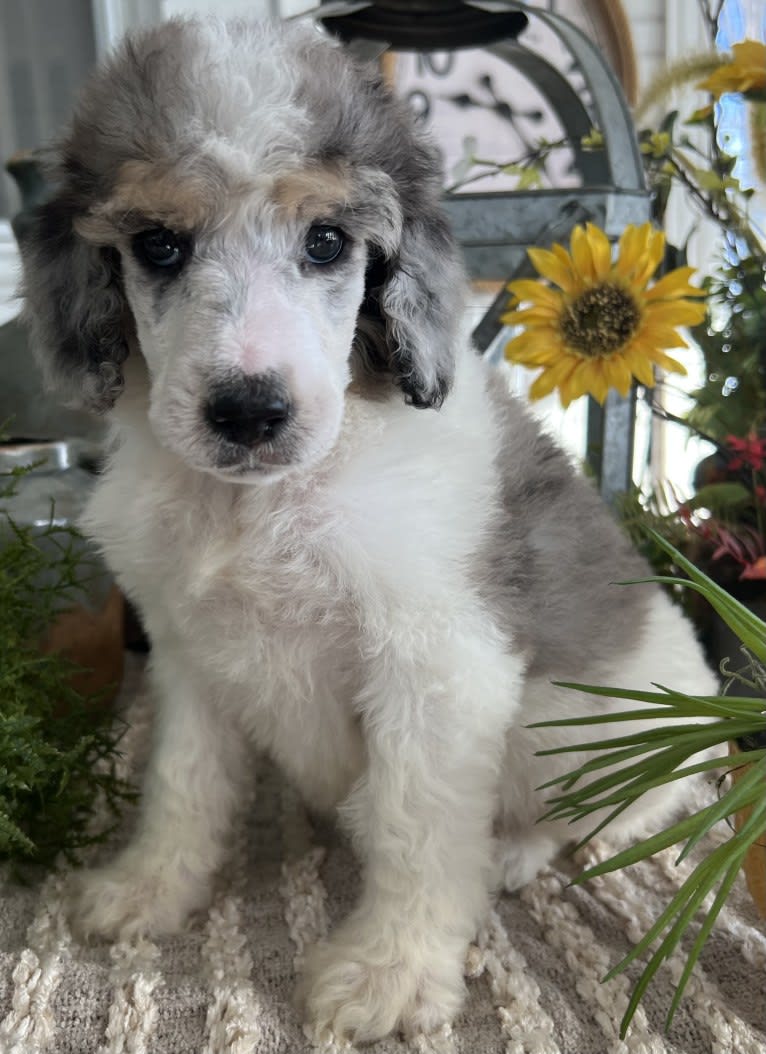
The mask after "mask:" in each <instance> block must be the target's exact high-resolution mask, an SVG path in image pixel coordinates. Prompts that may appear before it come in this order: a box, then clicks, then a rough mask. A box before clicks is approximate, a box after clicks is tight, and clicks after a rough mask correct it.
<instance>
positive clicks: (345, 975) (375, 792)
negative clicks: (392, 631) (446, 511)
mask: <svg viewBox="0 0 766 1054" xmlns="http://www.w3.org/2000/svg"><path fill="white" fill-rule="evenodd" d="M484 631H485V632H484V635H483V636H482V635H481V634H480V633H478V632H476V633H474V634H473V635H471V634H470V633H469V634H466V626H465V624H462V625H461V626H460V627H456V626H454V625H453V626H443V627H442V630H441V632H435V631H434V630H433V629H432V628H430V627H429V629H427V630H422V627H415V628H412V627H410V632H407V631H405V632H404V633H401V632H400V633H397V634H396V636H395V637H394V638H393V639H390V640H389V641H388V642H387V643H386V644H384V645H383V646H381V647H379V648H377V649H376V651H375V652H374V653H373V654H372V655H370V657H369V668H370V678H369V680H368V682H367V685H366V688H365V690H364V691H363V693H362V695H361V697H360V699H359V708H360V714H361V716H362V721H363V726H364V731H365V737H366V743H367V753H368V759H369V760H368V770H367V773H366V775H365V777H364V779H363V780H362V781H361V782H360V783H359V784H358V785H357V787H356V788H355V790H354V791H353V792H352V794H351V796H350V798H349V800H348V801H347V803H345V805H344V806H343V807H342V811H343V814H344V818H345V820H346V822H347V824H348V826H349V828H350V830H351V832H352V835H353V837H354V841H355V844H356V846H357V848H358V850H359V852H360V854H361V855H362V857H363V860H364V869H365V880H364V889H363V893H362V896H361V900H360V903H359V904H358V906H357V907H356V909H355V910H354V911H353V912H352V914H351V916H350V917H349V918H348V919H347V920H346V921H345V922H344V923H342V924H341V926H340V927H339V928H338V929H337V930H336V931H335V933H333V934H332V935H331V936H330V938H329V940H328V941H327V942H325V943H324V944H322V945H319V946H318V947H317V948H315V949H314V952H313V954H312V955H311V956H310V957H309V960H308V963H307V967H306V971H305V974H304V977H303V979H302V982H301V986H300V989H299V996H300V998H301V1001H302V1002H303V1004H304V1008H305V1013H306V1016H307V1019H308V1022H309V1025H310V1027H311V1029H312V1030H313V1033H314V1039H315V1041H316V1042H323V1041H324V1040H325V1039H326V1038H327V1037H328V1036H329V1035H333V1036H335V1037H336V1038H338V1039H341V1038H350V1039H352V1040H356V1041H366V1040H373V1039H377V1038H379V1037H381V1036H384V1035H386V1034H388V1033H389V1032H391V1031H393V1030H394V1029H396V1028H401V1029H403V1030H404V1031H405V1033H407V1034H415V1033H420V1032H426V1033H428V1032H432V1031H433V1030H435V1029H437V1028H438V1027H440V1026H442V1025H444V1024H446V1023H449V1022H450V1021H451V1019H452V1017H453V1016H454V1014H455V1012H456V1011H457V1010H458V1008H459V1007H460V1004H461V1001H462V998H463V990H464V983H463V962H464V956H465V950H466V946H467V944H468V942H469V941H470V940H471V938H472V937H473V935H474V933H475V931H476V928H477V926H478V925H479V923H480V922H481V921H482V917H483V915H484V913H485V910H486V905H487V896H488V888H489V883H490V877H489V875H490V870H491V845H490V828H491V822H492V817H493V811H494V809H495V805H496V800H497V797H496V796H497V772H498V765H499V759H500V756H501V753H502V750H503V743H504V734H505V729H506V727H507V724H508V721H509V719H510V717H511V715H512V712H513V699H514V698H517V680H518V678H517V672H516V668H515V664H514V662H513V661H512V660H511V659H509V658H508V657H507V656H506V655H504V654H503V651H502V648H501V646H500V645H499V644H498V643H497V642H495V641H493V639H492V634H491V630H490V631H489V632H488V631H487V627H486V625H485V626H484Z"/></svg>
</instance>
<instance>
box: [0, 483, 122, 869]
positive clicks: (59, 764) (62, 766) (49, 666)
mask: <svg viewBox="0 0 766 1054" xmlns="http://www.w3.org/2000/svg"><path fill="white" fill-rule="evenodd" d="M18 475H19V473H18V472H14V473H12V474H11V476H10V477H6V478H7V479H8V483H7V485H6V486H5V488H4V489H3V488H0V499H4V498H7V497H9V496H10V494H11V493H12V491H13V488H14V485H15V483H16V477H17V476H18ZM87 573H88V569H87V567H86V566H85V565H84V562H83V558H82V546H81V544H80V536H79V535H78V534H77V532H76V531H74V530H73V529H71V528H63V527H60V526H57V525H56V524H55V523H54V522H53V517H52V515H51V521H50V522H49V523H48V525H47V526H46V527H44V528H43V529H42V530H40V529H35V530H33V529H31V528H26V527H20V526H18V525H17V524H16V523H14V522H13V520H11V519H10V518H9V517H7V516H6V517H5V522H4V523H0V859H5V860H8V861H10V862H11V863H12V864H13V865H15V866H16V868H17V869H18V865H19V864H20V863H21V862H22V861H34V862H36V863H40V864H44V865H50V864H52V863H53V862H54V861H55V858H56V857H57V855H58V854H59V853H63V854H64V855H65V856H66V857H67V858H68V859H70V860H71V859H73V854H74V853H75V852H76V850H78V849H80V848H81V847H83V846H85V845H88V844H90V843H92V842H95V841H99V840H101V839H102V838H103V837H105V835H106V833H108V832H107V831H105V830H103V829H99V828H98V827H97V826H95V819H94V817H95V802H96V799H97V797H98V798H101V799H103V800H104V801H105V803H106V805H107V807H108V810H107V811H111V812H112V813H116V810H117V808H118V806H119V804H120V802H121V800H122V799H124V798H125V797H126V796H127V795H128V794H129V793H130V792H129V789H128V787H127V785H126V784H125V783H124V782H123V781H122V780H121V779H119V778H118V777H117V775H116V773H115V768H114V763H115V760H116V758H117V756H118V754H117V744H118V740H119V737H120V731H119V729H118V728H117V727H116V726H115V724H114V720H113V718H112V715H111V714H110V713H109V712H108V711H107V709H106V708H104V706H103V705H99V700H98V699H96V698H94V697H84V696H82V695H80V694H79V693H78V692H77V691H76V690H75V688H74V687H73V686H72V683H71V678H72V674H73V673H75V672H76V671H77V667H75V665H74V664H73V663H71V662H69V661H67V660H66V659H64V658H63V657H62V656H60V655H56V654H44V653H43V652H42V651H41V649H40V646H39V642H40V639H41V637H42V636H43V635H44V633H45V631H46V629H47V628H48V627H49V625H50V624H51V622H52V620H53V619H54V618H55V616H56V614H57V613H58V612H60V611H62V610H64V609H66V608H68V607H71V606H72V605H73V604H74V603H76V602H77V601H78V599H81V597H82V590H83V586H84V585H85V584H86V582H87Z"/></svg>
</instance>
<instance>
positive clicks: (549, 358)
mask: <svg viewBox="0 0 766 1054" xmlns="http://www.w3.org/2000/svg"><path fill="white" fill-rule="evenodd" d="M514 343H515V342H514V341H512V340H511V341H509V342H508V344H506V346H505V349H504V354H505V357H506V359H507V360H508V361H509V362H518V363H519V364H520V365H522V366H548V365H550V364H551V363H553V362H555V361H556V359H557V358H558V357H559V352H558V349H557V348H556V346H555V345H553V344H551V343H546V342H542V341H536V342H535V343H534V344H531V345H529V346H528V347H520V348H519V347H514V346H513V345H514Z"/></svg>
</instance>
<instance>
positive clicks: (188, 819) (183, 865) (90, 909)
mask: <svg viewBox="0 0 766 1054" xmlns="http://www.w3.org/2000/svg"><path fill="white" fill-rule="evenodd" d="M152 662H153V671H152V672H153V687H154V692H155V696H156V702H157V706H158V710H157V715H156V720H155V727H154V731H153V743H152V753H151V756H150V759H149V764H148V768H147V772H146V777H145V781H144V787H143V795H142V803H141V812H140V818H139V823H138V828H137V831H136V834H135V835H134V837H133V839H132V841H131V842H130V843H129V844H128V846H127V847H126V848H125V849H123V850H122V851H121V852H120V853H119V855H118V856H117V857H116V858H115V860H113V861H112V863H110V864H108V865H106V866H104V867H100V868H95V869H92V870H89V871H85V872H82V873H80V874H76V875H75V876H74V877H73V880H72V886H71V891H70V894H71V917H72V922H73V926H74V928H75V930H76V932H78V933H80V934H82V935H88V934H100V935H104V936H117V935H119V936H122V937H124V936H129V935H133V934H136V933H155V934H156V933H172V932H174V931H177V930H178V929H180V928H181V926H182V925H183V923H184V922H185V920H186V918H187V916H188V915H189V914H190V913H191V912H192V911H194V910H195V909H197V908H199V907H202V906H204V904H205V903H206V902H207V900H208V897H209V893H210V883H211V878H212V876H213V873H214V871H215V869H216V868H217V867H218V865H219V864H220V862H221V860H222V857H223V852H224V845H225V841H226V837H227V834H228V832H229V827H230V820H231V814H232V811H233V808H234V804H235V801H236V796H237V790H238V785H239V781H238V780H237V779H236V776H237V774H238V773H240V772H241V770H242V767H243V761H244V758H245V756H246V752H245V749H244V747H243V744H242V735H241V730H240V729H239V728H237V727H235V726H232V725H230V724H228V723H227V720H226V719H225V718H224V715H222V714H221V713H220V711H218V710H217V708H216V707H215V706H214V705H213V703H212V700H211V699H210V697H209V690H207V686H206V685H205V684H204V683H203V682H201V681H200V679H199V678H198V677H197V676H195V673H194V670H193V667H191V666H190V663H189V661H188V659H187V658H186V657H185V656H184V655H183V654H182V653H181V652H179V651H178V650H176V649H175V648H174V647H172V646H167V645H165V646H164V647H163V645H162V643H159V644H155V648H154V652H153V657H152Z"/></svg>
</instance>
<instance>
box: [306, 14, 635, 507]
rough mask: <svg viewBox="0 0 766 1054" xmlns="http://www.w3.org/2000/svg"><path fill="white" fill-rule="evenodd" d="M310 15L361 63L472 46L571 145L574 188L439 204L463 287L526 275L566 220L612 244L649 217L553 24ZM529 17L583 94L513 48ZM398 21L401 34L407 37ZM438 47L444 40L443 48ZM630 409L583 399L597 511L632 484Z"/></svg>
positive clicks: (624, 111) (619, 105) (616, 98)
mask: <svg viewBox="0 0 766 1054" xmlns="http://www.w3.org/2000/svg"><path fill="white" fill-rule="evenodd" d="M312 14H313V15H314V17H316V18H317V19H319V20H320V21H321V22H322V23H323V24H324V25H325V27H326V28H327V29H328V30H329V31H330V32H333V33H335V34H336V35H338V36H340V37H341V38H342V39H345V40H346V41H347V42H348V43H349V46H350V47H351V48H352V50H353V51H354V52H355V53H356V54H357V55H359V56H360V57H363V58H366V59H373V58H375V57H378V56H380V55H381V54H382V53H383V52H384V51H387V50H394V51H397V50H410V51H434V50H460V49H465V48H468V47H483V48H485V49H486V50H487V51H488V52H490V53H491V54H494V55H496V56H498V57H499V58H501V59H502V60H504V61H505V62H507V63H508V64H509V65H510V66H513V67H514V68H515V69H516V70H519V71H520V72H521V73H522V74H524V76H526V77H527V79H528V80H529V81H531V82H532V83H533V84H534V85H535V87H536V88H537V89H538V90H539V91H540V92H541V94H542V95H543V97H544V98H545V99H546V101H547V103H548V105H549V106H550V108H551V110H552V112H553V113H554V114H555V116H556V117H557V119H558V120H559V122H560V124H561V126H562V128H563V129H564V133H565V135H566V136H567V138H568V139H569V140H570V141H571V144H572V150H573V161H574V167H575V169H576V170H577V171H578V172H579V174H580V177H581V179H582V186H578V187H573V188H567V189H560V190H557V189H553V190H524V191H494V192H489V193H484V194H481V193H472V192H469V193H461V194H453V195H446V196H445V200H444V205H445V209H446V211H447V214H448V216H449V218H450V221H451V223H452V227H453V230H454V232H455V235H456V237H457V240H458V242H459V243H460V245H461V247H462V250H463V253H464V257H465V262H466V267H467V270H468V273H469V275H470V277H471V278H472V279H487V278H494V279H496V278H497V276H498V275H499V274H502V275H505V276H506V277H507V279H509V280H510V279H513V278H518V277H521V276H524V275H530V274H532V273H533V271H532V268H531V265H530V264H529V261H528V257H527V252H526V250H527V248H529V247H530V246H534V245H540V246H545V245H549V244H551V243H552V242H554V241H559V240H561V239H563V238H566V237H567V236H568V235H569V233H570V232H571V229H572V228H573V227H574V226H575V225H576V224H578V223H584V222H588V221H589V222H592V223H595V224H597V225H598V226H599V227H601V228H602V229H603V230H604V231H605V232H606V234H607V236H608V237H609V238H610V240H613V241H614V240H616V239H617V238H619V236H620V234H621V233H622V231H623V230H624V229H625V227H626V226H627V225H628V224H630V223H635V224H640V223H645V222H646V221H647V220H648V219H649V218H650V215H651V207H650V198H649V193H648V191H647V188H646V182H645V176H644V168H643V164H642V162H641V154H640V151H639V148H638V142H637V139H636V134H635V129H634V125H633V120H632V117H631V114H630V110H629V108H628V104H627V102H626V100H625V97H624V94H623V92H622V88H621V85H620V83H619V81H618V80H617V77H616V76H615V74H614V72H613V71H612V69H611V67H610V66H609V65H608V63H607V62H606V60H605V58H604V57H603V55H602V53H601V51H600V50H599V48H598V46H597V45H596V44H595V43H594V42H593V41H592V40H590V39H589V38H588V37H587V36H586V35H585V34H584V33H583V32H582V31H581V30H580V29H579V28H578V27H577V26H575V25H573V24H572V23H571V22H570V21H569V20H568V19H566V18H564V17H563V16H562V15H559V14H557V13H555V12H552V11H548V10H545V9H544V8H538V7H532V6H530V5H529V4H526V3H523V2H521V0H463V2H462V3H458V2H452V3H446V4H444V3H435V2H434V0H413V2H412V3H404V2H403V0H382V2H380V3H375V2H373V0H353V2H345V3H344V2H336V0H330V2H325V3H322V4H321V6H320V7H319V8H318V9H316V10H315V11H313V12H312ZM451 19H454V21H455V24H457V23H458V22H460V32H459V33H452V34H450V33H449V28H450V27H449V22H450V20H451ZM530 19H536V20H538V21H539V22H541V23H542V24H544V25H545V26H547V27H548V28H549V29H550V30H551V31H552V32H553V33H554V34H555V35H556V37H558V39H559V41H560V42H561V43H562V44H563V45H564V47H565V48H566V50H567V52H568V54H569V56H570V58H571V62H572V67H573V68H574V69H576V70H577V71H578V72H579V74H580V76H581V77H582V80H583V82H584V85H585V90H584V92H583V93H579V92H578V91H577V90H576V89H575V88H574V86H573V84H572V83H571V81H570V79H569V78H568V77H566V76H565V75H564V74H563V73H562V72H561V70H560V69H558V68H556V67H554V66H553V65H552V64H551V63H550V62H548V61H547V60H546V59H544V58H543V57H542V56H541V55H539V54H537V53H536V52H534V51H532V50H530V49H529V48H527V47H526V46H525V45H524V43H523V39H522V40H519V39H518V36H519V34H523V30H524V28H525V27H526V25H527V23H528V22H529V20H530ZM407 21H409V23H410V24H411V27H412V28H411V33H410V34H409V36H408V34H407V32H406V29H405V28H404V27H405V23H406V22H407ZM429 30H430V32H429ZM509 32H510V33H511V36H508V33H509ZM361 34H364V35H361ZM446 41H451V43H450V44H449V47H447V46H446V43H445V42H446ZM458 41H459V42H458ZM586 99H587V101H586ZM594 127H595V128H598V129H599V130H600V131H601V132H602V133H603V137H604V148H603V149H601V150H598V151H586V150H584V149H583V148H582V147H581V145H580V144H581V140H582V138H583V137H584V136H586V135H588V133H589V132H590V131H591V129H592V128H594ZM509 298H510V295H509V294H508V292H507V290H506V289H505V286H504V287H503V290H502V291H501V293H500V294H499V295H498V296H497V298H496V299H495V301H494V302H493V304H492V305H491V306H490V308H489V310H488V311H487V312H486V314H485V315H484V317H483V318H482V320H481V321H480V323H479V324H478V326H477V327H476V329H475V330H474V334H473V336H474V341H475V343H476V345H477V347H478V349H479V350H480V351H482V352H483V351H485V350H486V349H487V348H488V347H489V346H490V344H492V342H493V341H494V340H495V338H496V337H497V335H498V334H499V332H500V330H501V329H502V323H501V321H500V317H501V316H502V315H503V314H504V313H505V312H506V311H507V310H508V307H509ZM635 412H636V397H635V388H634V389H633V390H632V391H631V393H630V394H629V395H628V396H627V397H626V398H623V397H621V396H620V395H619V394H618V393H616V392H614V391H610V393H609V395H608V396H607V400H606V403H605V405H604V407H603V408H602V407H601V406H599V404H598V403H596V402H595V401H594V400H593V399H589V404H588V425H587V454H586V457H587V461H588V463H589V464H590V466H591V468H592V469H593V470H594V472H595V474H596V476H597V478H598V480H599V486H600V490H601V494H602V496H603V497H604V498H605V500H606V501H608V502H611V501H613V499H614V498H615V496H616V495H618V494H620V493H623V492H625V491H626V490H628V489H629V488H630V486H631V483H632V475H633V474H632V466H633V436H634V426H635Z"/></svg>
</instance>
